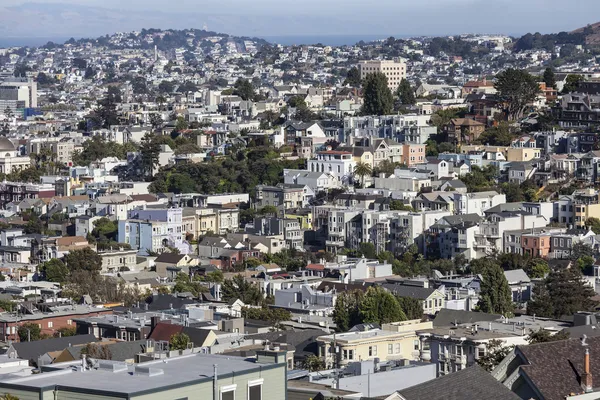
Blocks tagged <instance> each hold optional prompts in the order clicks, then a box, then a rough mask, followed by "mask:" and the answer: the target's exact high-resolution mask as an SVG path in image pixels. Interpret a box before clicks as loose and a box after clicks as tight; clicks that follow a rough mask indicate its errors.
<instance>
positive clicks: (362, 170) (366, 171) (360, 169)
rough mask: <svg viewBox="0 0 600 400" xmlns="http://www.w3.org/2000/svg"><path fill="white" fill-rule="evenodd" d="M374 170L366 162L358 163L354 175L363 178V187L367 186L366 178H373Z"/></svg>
mask: <svg viewBox="0 0 600 400" xmlns="http://www.w3.org/2000/svg"><path fill="white" fill-rule="evenodd" d="M372 172H373V169H372V168H371V166H370V165H369V164H367V163H364V162H358V163H356V166H355V167H354V175H357V176H359V177H360V178H361V186H363V187H364V186H365V176H371V173H372Z"/></svg>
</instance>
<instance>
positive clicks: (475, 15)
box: [0, 0, 600, 37]
mask: <svg viewBox="0 0 600 400" xmlns="http://www.w3.org/2000/svg"><path fill="white" fill-rule="evenodd" d="M598 20H600V0H569V1H565V0H360V1H359V0H302V1H298V0H293V1H290V0H219V1H212V0H211V1H206V0H54V1H48V0H37V1H35V2H31V1H24V0H0V36H1V35H5V36H30V37H35V36H37V37H41V36H44V37H49V36H76V37H77V36H97V35H100V34H104V33H112V32H115V31H123V30H134V29H141V28H142V27H146V28H150V27H157V28H169V27H171V28H184V27H196V28H202V27H203V25H205V24H206V26H207V27H208V28H209V29H211V30H215V31H220V32H225V33H232V34H237V35H242V34H245V35H251V36H254V35H256V36H285V35H312V36H314V35H332V34H336V35H368V34H372V35H375V34H376V35H380V34H381V35H398V36H399V35H436V34H452V33H471V32H480V33H506V34H513V35H516V34H522V33H526V32H536V31H540V32H558V31H561V30H572V29H575V28H579V27H581V26H585V25H586V24H588V23H594V22H598ZM24 21H25V22H24Z"/></svg>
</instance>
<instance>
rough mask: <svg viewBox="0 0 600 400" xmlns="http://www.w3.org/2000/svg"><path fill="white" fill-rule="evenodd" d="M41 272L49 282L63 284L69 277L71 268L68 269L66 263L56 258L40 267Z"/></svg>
mask: <svg viewBox="0 0 600 400" xmlns="http://www.w3.org/2000/svg"><path fill="white" fill-rule="evenodd" d="M40 272H42V274H44V277H45V278H46V280H47V281H49V282H58V283H63V282H66V281H67V278H68V277H69V268H67V266H66V265H65V263H64V262H62V261H61V260H58V259H56V258H53V259H51V260H49V261H46V262H45V263H43V264H42V265H40Z"/></svg>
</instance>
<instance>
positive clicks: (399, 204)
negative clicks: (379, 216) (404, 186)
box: [390, 200, 415, 212]
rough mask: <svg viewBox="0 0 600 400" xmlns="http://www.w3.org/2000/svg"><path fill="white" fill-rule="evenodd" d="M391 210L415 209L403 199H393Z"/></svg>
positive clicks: (411, 210) (412, 210)
mask: <svg viewBox="0 0 600 400" xmlns="http://www.w3.org/2000/svg"><path fill="white" fill-rule="evenodd" d="M390 210H392V211H410V212H414V211H415V210H414V209H413V208H412V207H411V206H407V205H406V204H404V202H403V201H402V200H392V201H391V202H390Z"/></svg>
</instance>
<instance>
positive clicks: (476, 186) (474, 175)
mask: <svg viewBox="0 0 600 400" xmlns="http://www.w3.org/2000/svg"><path fill="white" fill-rule="evenodd" d="M498 175H499V172H498V167H496V166H493V165H487V166H485V167H483V168H479V167H478V166H476V165H474V166H472V167H471V172H470V173H468V174H466V175H464V176H461V177H460V180H461V181H463V183H464V184H465V185H466V186H467V190H468V191H469V193H470V192H481V191H485V190H490V189H491V188H493V187H494V186H495V185H496V179H497V177H498Z"/></svg>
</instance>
